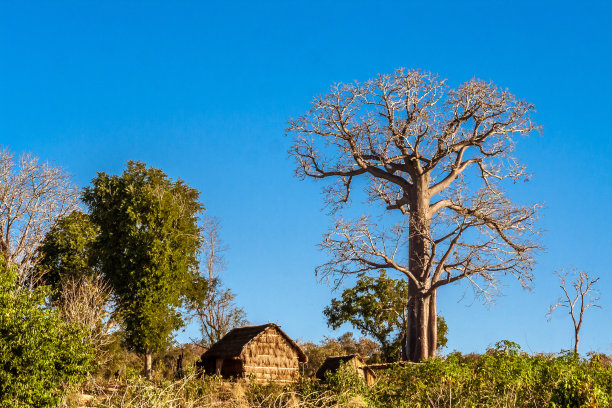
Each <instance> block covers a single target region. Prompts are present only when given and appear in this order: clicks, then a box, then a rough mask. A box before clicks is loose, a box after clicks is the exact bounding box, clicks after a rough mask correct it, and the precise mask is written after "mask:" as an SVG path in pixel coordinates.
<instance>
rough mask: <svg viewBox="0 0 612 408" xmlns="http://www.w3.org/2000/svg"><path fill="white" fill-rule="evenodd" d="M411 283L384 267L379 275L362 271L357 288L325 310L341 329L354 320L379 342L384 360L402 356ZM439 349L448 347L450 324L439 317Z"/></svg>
mask: <svg viewBox="0 0 612 408" xmlns="http://www.w3.org/2000/svg"><path fill="white" fill-rule="evenodd" d="M408 296H409V295H408V283H407V282H406V281H404V280H397V279H393V278H390V277H388V276H387V273H386V272H385V271H384V270H381V271H380V274H379V276H378V277H377V278H374V277H371V276H368V275H366V274H360V275H359V277H358V279H357V282H356V285H355V287H353V288H348V289H345V290H344V291H343V292H342V296H341V297H340V298H339V299H333V300H332V303H331V305H330V306H328V307H326V308H325V310H324V311H323V313H324V314H325V316H326V317H327V323H328V325H329V326H330V327H332V328H333V329H338V328H339V327H340V326H342V325H343V324H344V323H350V324H351V325H352V326H353V327H355V328H356V329H358V330H359V331H361V333H362V334H364V335H366V336H370V337H372V338H373V339H375V340H376V341H377V342H378V343H379V344H380V348H381V352H382V357H383V359H384V360H387V361H393V360H395V359H397V357H398V356H399V350H400V348H401V342H402V340H403V339H404V338H405V335H406V330H407V329H406V328H407V324H408V322H407V319H408V311H407V303H406V299H407V298H408ZM437 319H438V321H437V323H438V341H437V344H436V345H437V348H438V349H441V348H444V347H445V346H446V342H447V339H446V333H447V330H448V327H447V325H446V322H445V321H444V318H443V317H441V316H437Z"/></svg>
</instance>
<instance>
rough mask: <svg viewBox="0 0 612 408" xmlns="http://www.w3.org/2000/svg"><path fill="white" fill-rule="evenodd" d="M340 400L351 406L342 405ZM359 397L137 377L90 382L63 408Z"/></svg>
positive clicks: (275, 404) (292, 407)
mask: <svg viewBox="0 0 612 408" xmlns="http://www.w3.org/2000/svg"><path fill="white" fill-rule="evenodd" d="M340 400H344V401H347V402H344V403H340V402H339V401H340ZM365 406H366V404H365V403H364V402H363V401H362V400H361V399H360V398H358V397H353V398H344V399H343V398H341V396H339V395H337V394H336V393H332V392H330V391H325V392H315V391H313V392H310V393H300V392H296V391H294V390H292V389H290V388H287V387H283V386H281V385H274V384H268V385H264V384H261V383H249V382H248V381H244V380H240V381H224V380H221V379H219V378H214V377H212V378H211V377H209V378H204V379H198V378H196V377H195V376H194V375H190V376H187V377H186V378H184V379H182V380H177V381H173V382H170V381H166V382H157V383H155V382H150V381H146V380H144V379H142V378H140V377H134V378H132V379H129V380H127V381H125V382H124V381H122V382H112V381H111V382H108V381H106V382H101V381H100V382H98V381H96V380H94V379H90V380H89V381H88V382H87V383H85V384H84V385H83V386H82V387H81V389H80V390H78V391H75V392H73V393H71V394H69V396H68V397H67V398H66V401H65V402H64V403H63V404H62V408H86V407H98V408H213V407H214V408H230V407H231V408H315V407H317V408H332V407H338V408H341V407H346V408H349V407H350V408H357V407H365Z"/></svg>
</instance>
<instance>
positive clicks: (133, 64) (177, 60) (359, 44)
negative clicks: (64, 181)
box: [0, 0, 612, 353]
mask: <svg viewBox="0 0 612 408" xmlns="http://www.w3.org/2000/svg"><path fill="white" fill-rule="evenodd" d="M611 14H612V8H611V6H609V5H608V4H607V2H604V1H602V2H592V1H583V2H580V3H579V2H574V1H572V2H563V1H496V0H487V1H484V0H483V1H462V2H456V1H431V2H426V1H409V0H406V1H368V2H366V1H336V2H321V1H303V2H302V1H300V2H286V1H284V2H280V1H279V2H271V1H258V2H253V1H244V2H242V1H232V2H204V1H193V2H186V1H172V2H170V1H167V2H153V1H148V2H137V1H132V2H128V1H122V2H116V1H78V2H77V1H74V2H61V1H56V2H27V1H19V2H17V1H15V2H9V1H3V2H0V144H2V145H4V146H8V147H10V149H11V150H12V151H13V152H16V153H19V152H23V151H30V152H33V153H35V154H37V155H38V156H39V157H40V158H42V159H45V160H51V161H53V162H54V163H56V164H57V165H61V166H63V167H65V168H66V169H67V170H68V171H69V172H70V173H71V174H73V175H74V180H75V182H77V183H78V184H79V185H80V186H85V185H87V184H88V183H89V181H90V180H91V179H92V178H94V177H95V175H96V172H99V171H105V172H109V173H119V172H121V171H122V169H123V167H124V165H125V163H126V161H127V160H130V159H133V160H142V161H145V162H146V163H148V164H150V165H152V166H155V167H159V168H162V169H163V170H164V171H166V172H167V173H168V174H169V175H170V176H171V177H173V178H177V177H181V178H183V179H184V180H186V182H187V183H188V184H190V185H191V186H193V187H195V188H198V189H199V190H200V191H201V193H202V201H203V202H204V204H205V205H206V207H207V209H208V213H209V214H210V215H213V216H216V217H218V218H219V219H220V220H221V223H222V225H223V231H222V237H223V239H224V240H225V242H226V243H227V244H228V245H229V247H230V249H229V251H228V252H227V255H226V258H227V261H228V269H227V271H226V272H225V273H224V276H223V278H224V280H225V282H226V284H227V285H228V286H229V287H230V288H231V289H232V290H233V291H234V292H235V293H236V294H237V299H238V302H239V303H240V304H241V305H242V306H243V307H244V308H245V310H246V312H247V314H248V317H249V320H250V321H251V322H253V323H265V322H268V321H272V322H276V323H278V324H280V325H281V326H282V327H283V329H285V330H286V332H287V333H288V334H289V335H291V336H293V337H295V338H298V339H301V340H313V341H319V340H321V339H322V338H323V336H337V335H340V334H341V333H342V331H338V332H332V331H330V330H329V329H328V328H327V327H326V325H325V321H324V318H323V315H322V309H323V307H324V306H326V305H327V304H328V303H329V301H330V299H331V298H332V297H333V295H334V294H332V293H331V289H330V288H329V287H327V286H325V285H324V284H320V283H317V281H316V278H315V276H314V267H315V266H316V265H318V264H320V263H322V262H324V260H325V259H326V254H324V253H321V252H319V251H318V250H317V248H316V244H317V243H318V242H319V240H320V237H321V235H322V234H323V233H324V232H325V230H326V229H327V226H328V224H329V222H330V220H329V218H328V217H327V216H326V215H325V211H321V208H322V205H323V201H322V196H321V194H320V187H321V185H319V184H317V183H314V182H311V181H305V182H300V181H299V180H297V179H295V178H294V177H293V170H294V165H293V163H292V162H291V160H290V159H289V158H288V155H287V153H286V151H287V149H288V147H289V140H288V139H287V138H286V137H285V136H284V129H285V127H286V123H287V119H288V118H290V117H294V116H298V115H300V114H303V113H304V112H306V111H307V110H308V109H309V103H310V101H311V99H312V97H313V96H315V95H318V94H322V93H325V92H326V91H327V90H328V89H329V87H330V85H331V84H332V83H334V82H347V81H353V80H367V79H369V78H370V77H373V76H374V75H376V74H378V73H390V72H392V71H393V70H394V69H395V68H398V67H407V68H420V69H424V70H427V71H432V72H436V73H438V74H440V75H441V76H442V77H444V78H448V80H449V83H450V84H451V85H453V86H455V85H458V84H460V83H461V82H463V81H466V80H469V79H471V78H473V77H477V78H481V79H484V80H491V81H494V82H495V83H496V84H498V85H499V86H502V87H507V88H509V89H510V90H511V91H512V92H513V93H515V94H516V95H518V97H519V98H522V99H525V100H527V101H529V102H532V103H534V104H535V105H536V108H537V112H538V113H537V115H536V119H537V121H538V122H539V123H540V124H542V125H543V126H544V129H543V132H542V134H541V135H534V136H532V137H530V138H528V139H524V140H521V141H520V142H519V145H518V150H517V155H518V156H519V157H520V158H521V160H522V162H523V163H525V164H526V165H527V167H528V170H529V171H530V172H532V173H533V174H534V177H533V179H532V181H531V182H530V183H527V184H521V185H520V186H519V187H517V188H516V189H513V191H512V193H513V197H514V198H515V199H516V200H517V201H542V202H544V203H545V206H546V208H545V210H544V211H543V213H542V214H543V218H542V221H541V224H540V226H541V227H542V228H543V229H544V230H545V234H544V236H543V238H542V242H543V244H544V245H545V247H546V252H545V253H543V254H541V256H540V257H539V262H538V265H537V268H536V271H535V272H536V282H535V289H534V290H533V291H532V292H527V291H523V290H521V289H520V287H519V285H518V284H516V283H515V282H513V281H511V280H506V281H505V283H507V285H508V286H507V288H506V290H505V296H503V297H501V298H499V299H497V303H496V305H494V306H489V307H486V306H483V305H482V304H480V303H478V301H473V299H472V297H471V295H470V292H469V290H468V291H467V293H466V289H467V287H466V286H465V285H463V284H459V285H456V286H452V287H445V288H443V289H441V291H440V293H439V296H438V298H439V306H438V310H439V312H440V313H441V314H442V315H443V316H444V317H445V318H446V320H447V323H448V326H449V343H448V345H449V349H450V350H452V349H457V350H460V351H464V352H470V351H477V352H480V351H484V350H485V349H486V348H487V347H488V346H490V345H492V344H494V343H495V342H496V341H498V340H501V339H510V340H513V341H516V342H518V343H520V344H521V345H522V346H523V348H524V349H526V350H528V351H532V352H555V351H559V350H561V349H569V348H570V347H571V345H572V327H571V321H570V320H569V316H567V315H565V314H564V312H562V311H559V312H557V313H556V314H555V315H554V317H553V319H552V321H551V322H550V323H547V322H546V319H545V314H546V312H547V308H548V305H549V304H550V303H551V302H554V301H555V299H556V298H557V297H558V295H559V289H558V286H557V283H556V279H555V277H554V276H553V271H554V270H555V269H557V268H561V267H566V266H569V265H571V264H573V265H576V266H577V267H579V268H584V269H587V270H588V271H590V272H592V273H594V274H598V275H599V276H600V277H601V280H600V282H599V288H600V290H601V292H602V298H601V304H602V306H603V309H601V310H599V309H593V310H592V311H589V313H587V315H586V318H585V323H584V327H583V329H582V336H581V337H582V339H581V351H583V352H586V351H588V350H596V351H600V352H606V353H612V273H611V272H610V269H611V267H610V254H611V253H612V250H611V248H612V239H611V236H612V234H611V231H612V216H611V214H610V210H611V202H612V180H611V177H612V170H611V166H612V159H611V155H612V134H611V133H612V132H611V130H610V129H611V126H610V120H611V119H612V103H611V102H610V95H611V94H612V75H611V74H612V72H611V69H610V66H611V62H612V59H611V57H610V55H611V50H612V33H611V30H612V29H611V26H610V16H611ZM464 294H466V296H463V295H464ZM347 329H348V328H347ZM189 336H195V333H194V332H193V329H192V328H191V329H188V331H187V333H183V334H180V335H179V339H180V340H185V339H187V337H189Z"/></svg>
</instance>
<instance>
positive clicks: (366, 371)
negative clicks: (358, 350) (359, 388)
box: [315, 354, 376, 385]
mask: <svg viewBox="0 0 612 408" xmlns="http://www.w3.org/2000/svg"><path fill="white" fill-rule="evenodd" d="M342 364H345V365H347V366H348V367H350V368H351V369H352V370H354V371H355V372H356V373H357V375H358V376H359V377H361V378H363V379H364V380H365V381H366V384H368V385H372V384H374V382H375V381H376V374H374V371H373V370H372V369H371V368H370V367H368V365H367V364H366V362H365V361H364V360H363V358H362V357H361V356H360V355H359V354H350V355H347V356H335V357H327V359H325V361H324V362H323V364H322V365H321V367H319V369H318V370H317V372H316V373H315V377H317V378H318V379H320V380H325V374H327V373H335V372H336V371H338V369H339V368H340V366H341V365H342Z"/></svg>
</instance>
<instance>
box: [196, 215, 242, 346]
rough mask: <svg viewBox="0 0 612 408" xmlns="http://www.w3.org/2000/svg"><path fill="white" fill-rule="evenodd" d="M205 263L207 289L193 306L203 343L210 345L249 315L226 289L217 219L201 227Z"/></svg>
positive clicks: (223, 250) (221, 243) (224, 249)
mask: <svg viewBox="0 0 612 408" xmlns="http://www.w3.org/2000/svg"><path fill="white" fill-rule="evenodd" d="M202 227H203V228H202V238H203V239H202V263H203V265H204V268H205V270H204V273H205V274H206V277H207V278H206V280H207V283H208V288H207V292H206V294H205V296H204V297H203V298H202V299H200V300H199V301H197V302H196V303H195V305H194V307H193V309H194V312H195V316H196V317H197V319H198V321H199V323H200V328H201V334H202V343H203V344H204V345H206V346H210V345H212V344H214V343H216V342H217V341H219V340H220V339H221V338H222V337H223V336H225V334H227V332H229V331H230V330H231V329H233V328H234V327H237V326H241V325H243V324H245V323H246V314H245V313H244V310H243V309H242V308H239V307H237V306H236V303H235V297H236V296H235V295H234V294H233V293H232V291H231V290H230V289H227V288H224V287H223V285H222V283H221V279H220V273H221V272H222V271H223V270H224V269H225V259H224V257H223V253H224V252H225V251H226V249H227V248H226V246H225V245H224V244H223V242H222V240H221V238H220V229H221V225H220V223H219V220H218V219H216V218H206V219H205V220H204V223H203V226H202Z"/></svg>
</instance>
